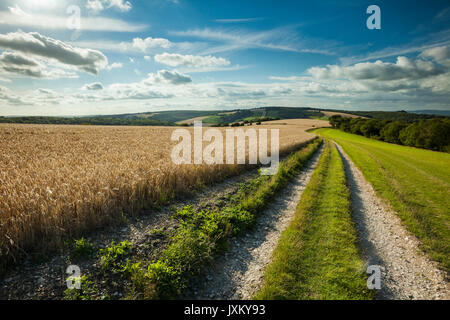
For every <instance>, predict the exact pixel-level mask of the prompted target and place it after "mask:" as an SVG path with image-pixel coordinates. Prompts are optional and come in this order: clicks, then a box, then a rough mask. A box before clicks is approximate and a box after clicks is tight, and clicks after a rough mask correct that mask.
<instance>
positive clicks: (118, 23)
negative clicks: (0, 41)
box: [0, 6, 148, 32]
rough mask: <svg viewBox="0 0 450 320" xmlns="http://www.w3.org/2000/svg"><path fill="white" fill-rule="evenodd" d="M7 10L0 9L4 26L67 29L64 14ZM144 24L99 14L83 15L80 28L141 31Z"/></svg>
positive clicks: (18, 9) (12, 8) (0, 17)
mask: <svg viewBox="0 0 450 320" xmlns="http://www.w3.org/2000/svg"><path fill="white" fill-rule="evenodd" d="M9 9H10V10H9V11H0V22H1V24H2V25H4V26H10V27H19V28H23V27H27V28H34V29H45V30H67V16H66V15H51V14H44V13H34V12H33V13H29V12H25V11H23V10H22V9H20V7H18V6H16V7H9ZM147 28H148V26H147V25H144V24H137V23H132V22H127V21H124V20H120V19H114V18H106V17H100V16H98V17H97V16H83V18H82V23H81V30H82V31H84V30H86V31H87V30H89V31H108V32H141V31H143V30H145V29H147Z"/></svg>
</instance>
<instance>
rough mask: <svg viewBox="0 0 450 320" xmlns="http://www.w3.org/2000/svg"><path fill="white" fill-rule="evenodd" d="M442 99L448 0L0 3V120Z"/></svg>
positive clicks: (449, 73) (372, 105) (373, 106)
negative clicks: (373, 17) (377, 21)
mask: <svg viewBox="0 0 450 320" xmlns="http://www.w3.org/2000/svg"><path fill="white" fill-rule="evenodd" d="M370 5H377V6H378V7H379V8H380V11H381V29H379V30H377V29H373V30H369V29H368V28H367V26H366V20H367V18H368V17H369V16H370V14H367V13H366V9H367V7H368V6H370ZM78 12H79V13H80V15H79V16H78ZM78 17H79V19H78ZM78 22H79V24H78ZM449 97H450V4H449V3H448V1H437V0H432V1H376V2H374V1H338V0H328V1H243V0H240V1H232V0H227V1H188V0H177V1H176V0H154V1H137V0H129V1H124V0H80V1H70V0H68V1H65V0H63V1H61V0H23V1H2V3H1V4H0V115H86V114H113V113H114V114H115V113H128V112H145V111H160V110H175V109H198V110H201V109H205V110H214V109H236V108H250V107H260V106H270V105H277V106H293V107H294V106H296V107H322V108H335V109H349V110H400V109H404V110H417V109H449V108H450V107H449V101H450V99H449Z"/></svg>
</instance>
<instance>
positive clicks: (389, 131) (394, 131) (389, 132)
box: [380, 121, 408, 144]
mask: <svg viewBox="0 0 450 320" xmlns="http://www.w3.org/2000/svg"><path fill="white" fill-rule="evenodd" d="M407 126H408V124H406V123H404V122H399V121H394V122H390V123H388V124H387V125H385V126H384V127H383V128H382V129H381V130H380V136H381V139H382V140H383V141H386V142H390V143H397V144H401V141H400V138H399V135H400V131H402V130H403V129H404V128H406V127H407Z"/></svg>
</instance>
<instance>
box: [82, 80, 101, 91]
mask: <svg viewBox="0 0 450 320" xmlns="http://www.w3.org/2000/svg"><path fill="white" fill-rule="evenodd" d="M83 89H84V90H103V85H102V84H101V83H100V82H94V83H89V84H85V85H84V86H83Z"/></svg>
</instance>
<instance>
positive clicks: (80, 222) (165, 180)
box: [0, 119, 327, 261]
mask: <svg viewBox="0 0 450 320" xmlns="http://www.w3.org/2000/svg"><path fill="white" fill-rule="evenodd" d="M321 126H327V122H325V121H321V120H306V119H305V120H280V121H274V122H273V123H269V122H268V123H265V125H264V126H260V127H261V128H264V129H272V128H279V129H280V152H281V153H283V152H284V153H286V152H289V151H291V150H293V149H295V148H297V147H298V146H299V145H300V144H302V143H304V142H305V141H307V140H310V139H312V138H313V137H314V135H313V134H311V133H308V132H305V130H306V129H310V128H312V127H321ZM174 128H175V127H119V126H70V125H17V124H1V125H0V148H1V149H0V259H1V260H3V261H7V260H9V261H10V260H11V259H12V260H16V259H17V258H18V257H19V256H20V255H21V254H22V253H24V252H25V253H30V252H36V251H46V250H51V249H55V248H56V247H58V246H60V245H61V241H62V240H63V239H68V238H72V237H75V236H80V235H82V234H83V233H85V232H87V231H90V230H93V229H94V228H97V227H100V226H102V225H105V224H108V223H110V222H114V221H116V220H117V219H120V218H121V217H123V216H127V215H135V214H138V213H140V212H142V209H145V208H149V207H151V206H153V205H155V204H163V203H166V202H167V201H168V200H171V199H173V198H175V197H178V196H182V195H186V194H188V193H190V192H191V191H192V190H195V189H198V188H199V187H200V186H202V185H207V184H209V183H212V182H214V181H219V180H221V179H224V178H225V177H227V176H230V175H235V174H239V173H240V172H241V170H242V169H243V166H242V165H206V164H202V165H175V164H172V161H171V158H170V153H171V149H172V147H173V146H174V145H175V144H176V142H173V141H171V140H170V137H171V133H172V130H174ZM247 128H248V127H245V128H243V129H247ZM252 128H255V129H257V128H258V127H257V126H252ZM187 129H188V130H192V128H187ZM221 130H224V129H221Z"/></svg>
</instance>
